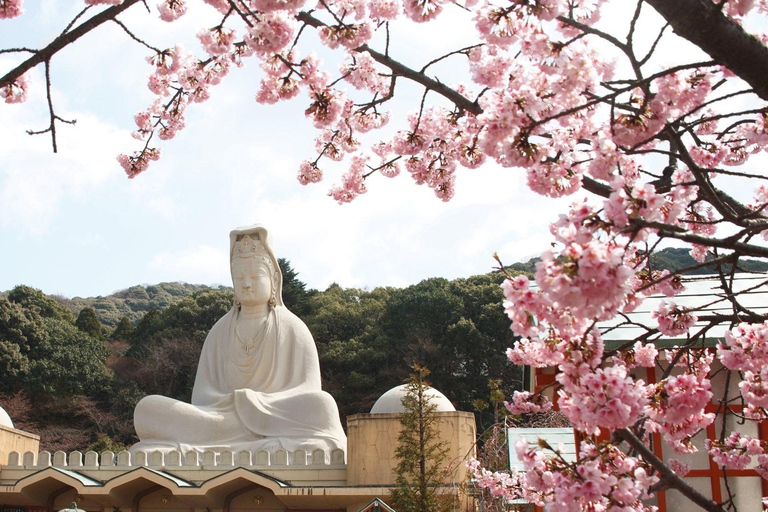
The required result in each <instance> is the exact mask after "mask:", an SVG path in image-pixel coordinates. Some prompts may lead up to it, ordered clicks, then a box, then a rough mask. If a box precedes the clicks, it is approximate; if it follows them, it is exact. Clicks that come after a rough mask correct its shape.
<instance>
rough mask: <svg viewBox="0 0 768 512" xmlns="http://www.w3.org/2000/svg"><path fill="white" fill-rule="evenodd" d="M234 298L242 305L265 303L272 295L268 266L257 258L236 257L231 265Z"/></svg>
mask: <svg viewBox="0 0 768 512" xmlns="http://www.w3.org/2000/svg"><path fill="white" fill-rule="evenodd" d="M232 284H234V286H235V298H236V299H237V301H238V302H240V304H242V305H243V306H246V307H248V306H260V305H264V304H267V303H268V302H269V299H270V297H272V279H271V276H270V271H269V267H268V266H267V265H266V264H264V263H263V262H260V261H259V259H258V258H245V259H244V258H238V259H236V260H235V262H234V264H233V265H232Z"/></svg>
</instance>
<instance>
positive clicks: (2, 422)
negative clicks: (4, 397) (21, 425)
mask: <svg viewBox="0 0 768 512" xmlns="http://www.w3.org/2000/svg"><path fill="white" fill-rule="evenodd" d="M0 427H8V428H13V421H11V417H10V416H8V413H7V412H5V409H3V408H2V407H0Z"/></svg>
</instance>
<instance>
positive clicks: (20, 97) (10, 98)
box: [0, 72, 29, 103]
mask: <svg viewBox="0 0 768 512" xmlns="http://www.w3.org/2000/svg"><path fill="white" fill-rule="evenodd" d="M28 88H29V72H27V73H24V74H23V75H21V76H20V77H19V78H17V79H16V80H14V81H13V82H11V83H10V84H9V85H6V86H5V87H2V88H0V98H3V101H5V102H6V103H21V102H23V101H26V99H27V89H28Z"/></svg>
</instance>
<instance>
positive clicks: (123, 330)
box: [110, 316, 135, 340]
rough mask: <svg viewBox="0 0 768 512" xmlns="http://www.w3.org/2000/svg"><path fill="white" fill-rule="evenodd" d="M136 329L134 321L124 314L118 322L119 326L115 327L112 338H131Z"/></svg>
mask: <svg viewBox="0 0 768 512" xmlns="http://www.w3.org/2000/svg"><path fill="white" fill-rule="evenodd" d="M134 329H135V327H134V326H133V323H132V322H131V321H130V320H129V319H128V317H127V316H124V317H122V318H121V319H120V321H119V322H118V323H117V326H116V327H115V330H114V331H112V335H111V336H110V338H111V339H113V340H128V339H130V338H131V335H132V334H133V331H134Z"/></svg>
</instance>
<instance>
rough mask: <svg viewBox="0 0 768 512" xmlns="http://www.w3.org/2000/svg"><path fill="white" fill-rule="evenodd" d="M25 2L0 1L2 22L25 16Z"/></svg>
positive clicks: (13, 0)
mask: <svg viewBox="0 0 768 512" xmlns="http://www.w3.org/2000/svg"><path fill="white" fill-rule="evenodd" d="M23 3H24V0H0V20H1V19H10V18H15V17H17V16H21V15H22V14H24V9H22V4H23Z"/></svg>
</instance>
